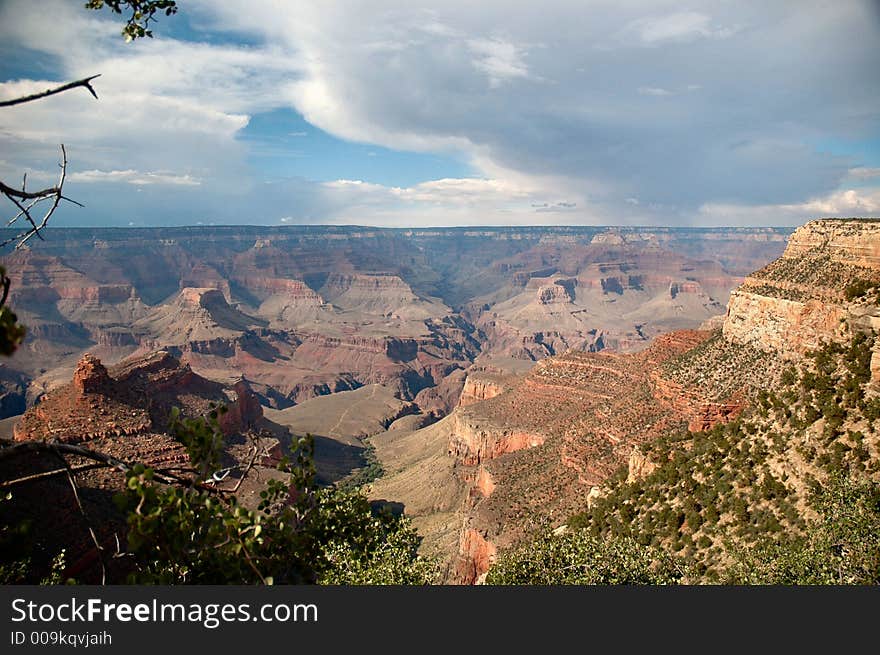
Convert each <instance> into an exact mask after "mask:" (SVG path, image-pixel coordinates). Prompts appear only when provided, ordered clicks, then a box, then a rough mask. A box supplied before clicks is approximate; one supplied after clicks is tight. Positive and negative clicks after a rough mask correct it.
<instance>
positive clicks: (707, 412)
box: [688, 403, 746, 432]
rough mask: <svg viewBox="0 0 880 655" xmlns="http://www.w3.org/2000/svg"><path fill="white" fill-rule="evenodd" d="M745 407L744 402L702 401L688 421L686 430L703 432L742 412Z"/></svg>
mask: <svg viewBox="0 0 880 655" xmlns="http://www.w3.org/2000/svg"><path fill="white" fill-rule="evenodd" d="M745 408H746V405H745V403H703V404H702V405H701V406H700V407H699V409H698V410H697V413H696V416H694V417H693V418H692V419H691V420H690V422H689V423H688V430H690V431H691V432H703V431H705V430H711V429H712V428H714V427H715V426H716V425H724V424H725V423H729V422H730V421H732V420H734V419H735V418H736V417H737V416H739V415H740V414H742V411H743V410H744V409H745Z"/></svg>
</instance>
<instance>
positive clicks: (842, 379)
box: [488, 334, 880, 584]
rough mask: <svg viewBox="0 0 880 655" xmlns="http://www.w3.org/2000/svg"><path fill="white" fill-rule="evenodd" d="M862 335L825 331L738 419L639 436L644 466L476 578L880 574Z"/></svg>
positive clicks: (871, 414) (879, 516)
mask: <svg viewBox="0 0 880 655" xmlns="http://www.w3.org/2000/svg"><path fill="white" fill-rule="evenodd" d="M872 343H873V340H872V338H871V337H869V336H866V335H864V334H858V335H856V336H855V337H854V338H853V339H852V341H851V343H850V344H849V345H847V346H841V345H837V344H830V345H827V346H825V347H824V348H822V349H820V350H818V351H816V352H814V353H811V355H810V356H809V357H807V358H806V359H805V360H804V361H803V362H802V363H801V364H800V365H798V366H792V367H790V368H788V369H787V370H786V371H785V372H784V373H783V374H782V376H781V381H780V383H779V384H778V385H774V388H769V389H766V388H765V389H760V390H758V392H757V394H756V398H757V401H756V403H755V406H754V408H753V409H752V410H751V411H749V412H747V413H745V414H744V415H743V416H742V417H741V418H740V419H738V420H736V421H733V422H731V423H728V424H726V425H719V426H716V427H715V428H713V429H712V430H709V431H707V432H700V433H696V434H694V433H683V434H677V435H670V436H668V437H666V438H663V439H660V440H658V441H655V442H653V443H651V444H649V445H647V446H645V447H643V450H644V453H645V454H646V455H647V456H648V458H649V459H650V460H651V461H652V462H653V463H655V464H656V466H657V467H656V469H655V470H654V471H653V472H652V473H650V474H649V475H647V476H645V477H644V478H642V479H640V480H635V481H633V482H630V483H627V482H626V478H627V471H626V470H625V469H624V470H621V471H619V472H618V474H617V475H616V476H615V477H614V478H612V480H610V481H609V483H608V485H607V492H606V493H605V495H604V496H603V497H601V498H599V499H598V500H596V501H595V502H594V503H593V504H592V506H590V507H589V508H586V509H585V511H584V512H582V513H581V514H578V515H577V516H575V517H572V519H571V521H570V523H569V527H570V528H571V529H572V532H570V533H569V534H567V535H565V536H563V537H546V538H543V539H540V540H538V541H537V542H534V543H531V544H527V545H526V546H524V547H522V548H520V549H518V550H515V551H513V552H511V553H508V554H505V555H503V556H501V557H500V558H499V562H498V563H497V564H496V566H495V567H494V568H493V569H492V570H490V573H489V578H488V580H489V581H490V582H495V583H505V584H521V583H554V582H560V583H561V582H576V581H590V580H595V581H608V580H618V581H624V582H633V583H638V582H648V583H657V582H673V581H681V582H687V583H696V582H725V583H768V584H770V583H784V584H818V583H844V584H861V583H877V582H880V491H878V485H877V482H876V481H877V477H878V471H880V449H878V443H880V433H878V431H877V429H876V426H877V425H878V423H877V419H878V418H880V398H878V397H877V396H876V395H873V396H871V395H869V394H867V393H866V385H867V383H868V381H869V379H870V358H871V346H872ZM622 543H623V544H629V547H627V548H624V547H622V546H621V544H622ZM634 545H635V546H634ZM636 546H637V547H638V548H636ZM646 561H649V562H650V565H649V566H647V569H646V568H645V567H646V564H645V562H646ZM540 562H543V563H544V564H547V565H549V566H550V572H549V573H547V572H545V573H542V574H541V573H538V571H539V570H540V566H537V563H540ZM634 562H638V566H634ZM670 562H671V563H670ZM644 570H647V571H649V572H651V574H652V575H653V576H654V577H650V576H646V575H639V574H637V573H638V572H640V571H644ZM609 571H610V573H609ZM634 571H635V572H636V574H634ZM670 571H677V572H679V575H678V576H677V577H676V576H674V575H670V574H669V572H670Z"/></svg>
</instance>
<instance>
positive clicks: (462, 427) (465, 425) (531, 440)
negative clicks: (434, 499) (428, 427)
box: [449, 410, 546, 466]
mask: <svg viewBox="0 0 880 655" xmlns="http://www.w3.org/2000/svg"><path fill="white" fill-rule="evenodd" d="M452 418H453V426H452V434H451V436H450V438H449V456H450V457H452V458H454V459H455V460H456V461H458V462H460V463H461V464H464V465H466V466H475V465H477V464H480V463H482V462H485V461H487V460H490V459H495V458H496V457H500V456H501V455H505V454H507V453H513V452H516V451H518V450H523V449H524V448H534V447H535V446H540V445H541V444H543V443H544V441H545V440H546V437H545V436H544V435H542V434H539V433H534V432H525V431H522V430H517V429H512V428H509V427H505V426H504V425H497V424H492V423H488V422H485V421H484V420H481V418H480V417H478V416H475V415H473V414H470V413H468V412H466V411H465V410H461V411H458V412H456V413H455V414H453V416H452Z"/></svg>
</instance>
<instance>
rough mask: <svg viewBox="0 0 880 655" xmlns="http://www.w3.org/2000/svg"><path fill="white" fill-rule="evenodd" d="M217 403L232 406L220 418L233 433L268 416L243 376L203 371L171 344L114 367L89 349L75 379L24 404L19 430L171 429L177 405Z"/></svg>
mask: <svg viewBox="0 0 880 655" xmlns="http://www.w3.org/2000/svg"><path fill="white" fill-rule="evenodd" d="M218 405H224V406H226V407H227V409H228V411H227V412H226V413H224V414H223V415H222V416H221V419H220V424H221V428H222V429H223V431H224V433H225V434H227V435H232V434H242V433H244V432H247V431H248V430H252V429H259V428H260V427H262V426H263V424H264V421H263V412H262V407H261V406H260V404H259V401H258V399H257V396H256V395H255V394H254V393H253V391H252V390H251V389H250V387H249V386H248V385H247V383H246V382H245V381H243V380H242V381H239V382H238V383H236V384H235V385H234V386H233V387H232V388H231V389H230V388H226V387H224V386H223V385H221V384H219V383H217V382H212V381H210V380H207V379H205V378H203V377H201V376H199V375H197V374H196V373H194V372H193V371H192V369H190V368H189V366H187V365H185V364H181V363H180V361H179V360H177V359H176V358H175V357H173V356H172V355H170V354H169V353H168V352H167V351H159V352H156V353H151V354H149V355H145V356H142V357H137V358H134V359H130V360H127V361H125V362H123V363H121V364H119V365H116V366H114V367H111V368H110V369H109V370H108V369H107V368H106V367H105V366H104V365H103V364H102V363H101V361H100V360H98V359H97V358H96V357H94V356H93V355H91V354H86V355H84V356H83V357H82V359H81V360H80V362H79V364H78V365H77V367H76V371H75V372H74V376H73V380H72V381H71V382H70V383H69V384H67V385H63V386H61V387H58V388H56V389H53V390H52V391H51V392H50V393H48V394H46V395H45V396H43V398H42V399H41V401H40V403H39V404H38V405H36V406H35V407H33V408H31V409H29V410H28V411H27V412H25V414H24V415H23V416H22V417H21V419H20V420H19V421H18V423H17V424H16V426H15V430H14V437H15V439H16V440H19V441H22V440H28V439H59V440H60V441H64V442H72V443H79V442H83V441H90V440H94V439H99V438H108V437H118V436H132V435H144V434H148V433H164V432H166V431H167V429H168V425H169V419H170V415H171V408H172V407H177V408H179V409H180V410H181V411H182V412H183V413H184V415H189V416H204V415H207V414H208V412H209V411H211V409H212V408H214V407H216V406H218Z"/></svg>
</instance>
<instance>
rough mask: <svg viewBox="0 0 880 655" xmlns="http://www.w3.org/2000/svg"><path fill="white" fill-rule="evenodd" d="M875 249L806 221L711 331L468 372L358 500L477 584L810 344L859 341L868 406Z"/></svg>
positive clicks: (384, 457)
mask: <svg viewBox="0 0 880 655" xmlns="http://www.w3.org/2000/svg"><path fill="white" fill-rule="evenodd" d="M878 248H880V222H876V221H873V222H872V221H858V220H848V221H847V220H820V221H814V222H811V223H808V224H807V225H805V226H803V227H801V228H799V229H798V230H796V231H795V232H794V233H793V234H792V235H791V237H790V239H789V241H788V245H787V247H786V249H785V251H784V253H782V256H781V257H779V258H778V259H777V260H775V261H773V262H771V263H770V264H768V265H767V266H765V267H762V268H761V269H760V270H758V271H757V272H755V273H753V274H751V275H749V276H746V278H745V279H744V281H743V283H742V284H741V285H740V287H739V288H737V289H736V290H735V291H734V292H733V293H732V294H731V297H730V301H729V303H728V308H727V312H726V314H725V316H724V319H723V321H721V324H720V325H719V324H718V323H719V321H710V322H709V323H708V324H707V325H705V326H703V327H704V328H706V329H697V330H677V331H673V332H670V333H667V334H664V335H661V336H659V337H656V338H654V339H653V341H652V343H651V345H650V346H648V347H647V348H645V349H643V350H640V351H638V352H630V353H626V352H619V351H617V352H615V351H611V350H602V351H600V352H589V351H588V350H570V351H568V352H566V353H564V354H562V355H556V356H550V357H547V358H544V359H542V360H541V361H539V362H538V363H536V364H535V365H534V366H533V367H532V368H531V370H529V371H528V372H527V373H524V374H519V375H499V373H498V372H497V371H496V372H489V373H487V372H486V371H479V370H474V372H473V374H472V375H469V376H468V379H467V380H466V381H465V384H464V387H463V392H462V395H461V402H460V404H459V406H458V407H457V408H456V409H455V410H454V411H453V412H452V413H451V414H450V415H449V416H447V417H446V418H444V419H443V420H442V421H440V422H438V423H436V424H434V425H432V426H429V427H427V428H423V429H421V430H415V431H412V432H410V433H408V434H396V435H394V436H393V438H392V437H391V436H390V435H387V436H386V435H382V436H380V437H374V438H373V443H374V444H375V446H376V449H377V454H378V457H379V459H380V461H381V462H382V463H383V466H384V468H385V470H386V471H387V473H386V475H385V476H384V477H383V478H381V479H380V480H378V481H376V482H375V483H373V485H372V486H371V490H370V493H371V494H372V495H373V496H374V497H376V498H393V499H395V500H397V501H399V502H402V503H403V504H404V505H405V507H406V511H407V513H408V514H409V515H410V516H412V518H413V521H414V523H415V525H416V526H418V527H419V529H420V530H421V531H422V532H423V533H424V534H425V548H426V549H427V550H428V551H429V552H433V553H437V554H439V555H440V556H441V557H443V558H444V559H445V561H446V562H447V569H446V579H447V581H450V582H457V583H474V582H480V581H482V580H483V579H484V578H485V576H486V574H487V572H488V570H489V568H490V566H491V564H492V562H493V561H494V559H495V557H496V556H497V553H498V552H501V551H504V550H506V549H509V548H512V547H514V546H516V545H517V544H519V543H522V541H523V540H524V539H527V538H529V537H532V536H534V535H535V534H540V533H541V532H542V531H550V530H563V529H565V528H564V526H565V523H566V521H567V520H568V517H570V516H571V515H573V514H575V513H577V512H579V511H583V510H584V509H585V508H588V507H589V506H591V504H593V503H594V502H595V500H596V499H597V498H601V497H602V496H603V495H604V494H605V493H606V488H607V485H608V483H609V482H610V481H612V480H613V479H614V476H615V475H618V474H622V475H623V479H626V480H629V481H633V480H637V479H640V478H642V477H645V476H647V475H649V474H650V473H651V472H652V471H653V470H654V469H655V467H656V463H655V462H652V461H651V460H650V459H649V458H647V457H645V456H644V454H643V453H642V447H643V446H644V445H645V444H650V443H652V442H654V441H656V440H657V439H660V438H664V437H669V436H670V435H675V434H687V433H696V432H702V431H706V430H711V429H712V428H714V427H715V426H717V425H724V424H725V423H728V422H730V421H733V420H735V419H736V418H737V417H738V416H739V415H740V414H741V413H742V412H743V411H744V409H745V408H747V407H748V406H749V405H750V404H751V403H752V402H753V399H754V393H755V392H756V391H757V390H759V389H767V388H772V386H773V385H774V384H775V382H774V381H776V380H779V379H780V376H781V375H782V372H783V371H784V369H785V367H786V366H788V364H789V363H790V362H793V361H799V360H800V359H802V358H803V357H804V356H805V354H806V353H808V352H809V351H811V350H814V349H816V348H818V347H819V346H821V345H822V344H825V343H828V342H832V343H840V344H846V343H848V342H849V340H850V339H851V338H852V337H853V335H856V334H859V333H861V334H865V335H867V336H868V337H869V338H870V343H872V344H873V346H872V349H873V350H872V354H871V362H870V368H871V371H870V380H869V392H870V389H871V388H873V389H874V393H877V392H880V376H878V368H880V366H878V359H880V346H878V343H880V339H876V338H875V337H877V335H878V332H880V302H878V301H880V297H878V293H877V289H878V288H880V261H878V259H877V252H878ZM554 297H555V296H554ZM423 479H430V481H431V484H430V488H426V487H422V486H421V485H420V484H419V483H418V481H419V480H423Z"/></svg>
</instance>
